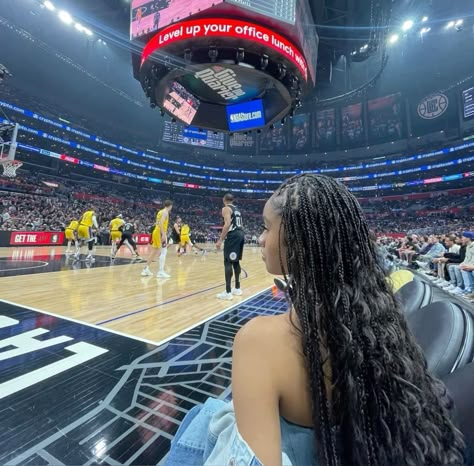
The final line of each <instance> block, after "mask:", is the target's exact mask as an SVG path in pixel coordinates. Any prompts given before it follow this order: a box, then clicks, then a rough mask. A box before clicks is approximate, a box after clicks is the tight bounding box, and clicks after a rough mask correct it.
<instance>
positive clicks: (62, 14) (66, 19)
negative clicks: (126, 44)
mask: <svg viewBox="0 0 474 466" xmlns="http://www.w3.org/2000/svg"><path fill="white" fill-rule="evenodd" d="M40 5H41V7H42V8H46V9H47V10H48V11H51V12H56V11H57V15H58V18H59V20H60V21H62V22H63V23H64V24H67V25H68V26H74V29H76V31H78V32H82V33H83V34H85V35H86V36H89V37H92V36H93V35H94V33H93V32H92V31H91V30H90V29H89V28H87V27H85V26H83V25H82V24H81V23H79V22H78V21H75V20H74V18H73V16H72V15H71V14H70V13H69V12H67V11H66V10H58V9H57V7H56V6H55V5H54V3H53V2H52V1H51V0H45V1H44V2H40ZM102 42H103V43H104V44H105V41H102Z"/></svg>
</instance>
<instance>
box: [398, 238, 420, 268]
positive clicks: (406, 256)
mask: <svg viewBox="0 0 474 466" xmlns="http://www.w3.org/2000/svg"><path fill="white" fill-rule="evenodd" d="M398 254H399V257H400V259H401V260H402V263H403V265H410V264H411V262H412V258H413V256H414V255H415V254H416V250H415V240H414V238H413V237H411V236H409V237H407V239H406V241H405V242H404V243H403V245H402V247H401V248H400V249H398Z"/></svg>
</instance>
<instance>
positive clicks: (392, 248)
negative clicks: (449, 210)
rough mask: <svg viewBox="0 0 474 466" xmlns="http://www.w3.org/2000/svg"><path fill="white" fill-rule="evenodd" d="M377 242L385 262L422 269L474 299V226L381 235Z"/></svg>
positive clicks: (455, 291)
mask: <svg viewBox="0 0 474 466" xmlns="http://www.w3.org/2000/svg"><path fill="white" fill-rule="evenodd" d="M471 225H472V224H471ZM378 244H379V248H380V250H381V252H380V255H381V257H382V258H383V260H384V261H386V262H385V265H388V266H390V264H391V263H393V262H394V263H397V262H398V263H399V264H400V265H402V266H405V267H410V268H413V269H419V270H420V271H421V272H422V273H424V274H426V276H427V277H428V278H430V279H431V280H432V281H433V282H434V283H435V284H436V285H438V286H439V287H441V288H443V289H444V290H446V291H448V292H450V293H452V294H453V295H457V296H460V297H462V298H464V299H466V300H468V301H471V302H474V227H471V228H470V230H467V231H464V232H462V233H448V234H443V235H440V236H438V235H430V236H424V235H421V236H418V235H416V234H413V235H410V236H407V237H404V238H400V239H398V240H395V239H392V238H388V237H380V238H378ZM392 261H393V262H392Z"/></svg>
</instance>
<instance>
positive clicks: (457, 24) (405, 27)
mask: <svg viewBox="0 0 474 466" xmlns="http://www.w3.org/2000/svg"><path fill="white" fill-rule="evenodd" d="M428 21H429V17H428V16H423V17H422V18H421V19H419V20H414V19H407V20H406V21H404V22H403V23H402V25H401V26H400V32H402V33H403V35H404V36H405V35H408V34H409V31H410V30H411V29H413V27H414V26H415V25H417V24H419V25H421V24H423V25H424V26H423V27H422V28H421V29H419V35H420V37H421V38H422V39H423V38H424V36H425V35H426V34H428V32H430V31H431V30H432V27H433V24H431V26H429V25H426V23H428ZM443 28H444V29H445V30H451V29H455V30H456V31H458V32H461V31H463V30H464V20H463V19H462V18H460V19H453V20H450V21H449V22H448V23H446V24H445V26H443ZM399 39H400V33H397V32H394V33H393V34H391V35H390V36H389V37H388V43H389V44H391V45H393V44H395V43H397V42H398V41H399ZM364 47H365V46H364ZM363 51H364V48H363V47H362V48H361V49H360V50H354V51H353V52H351V55H357V54H358V53H359V52H360V53H362V52H363Z"/></svg>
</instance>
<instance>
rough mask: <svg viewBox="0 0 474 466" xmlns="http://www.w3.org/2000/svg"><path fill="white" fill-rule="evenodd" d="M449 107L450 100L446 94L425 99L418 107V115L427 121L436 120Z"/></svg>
mask: <svg viewBox="0 0 474 466" xmlns="http://www.w3.org/2000/svg"><path fill="white" fill-rule="evenodd" d="M448 107H449V99H448V98H447V97H446V96H445V95H444V94H434V95H430V96H428V97H425V98H424V99H423V100H422V101H421V102H420V103H419V105H418V115H420V117H421V118H423V119H425V120H434V119H435V118H438V117H439V116H441V115H442V114H443V113H444V112H445V111H446V110H447V109H448Z"/></svg>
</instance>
